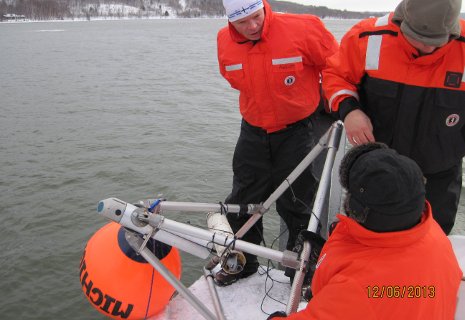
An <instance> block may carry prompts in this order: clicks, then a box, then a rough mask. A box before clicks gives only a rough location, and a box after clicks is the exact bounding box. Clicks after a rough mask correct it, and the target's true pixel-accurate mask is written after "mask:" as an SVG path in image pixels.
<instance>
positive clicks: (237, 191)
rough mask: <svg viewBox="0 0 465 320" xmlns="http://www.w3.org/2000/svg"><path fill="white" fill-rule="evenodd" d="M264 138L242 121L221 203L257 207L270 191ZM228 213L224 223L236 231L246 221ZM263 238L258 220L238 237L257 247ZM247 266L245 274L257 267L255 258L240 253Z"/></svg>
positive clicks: (270, 185) (267, 156)
mask: <svg viewBox="0 0 465 320" xmlns="http://www.w3.org/2000/svg"><path fill="white" fill-rule="evenodd" d="M269 159H270V157H269V147H268V137H267V135H266V134H265V133H264V132H263V133H260V132H258V130H256V129H254V128H251V127H250V126H248V125H247V124H245V123H244V122H243V124H242V126H241V133H240V136H239V139H238V141H237V144H236V148H235V151H234V157H233V172H234V176H233V188H232V192H231V194H230V195H229V196H228V197H227V198H226V200H225V203H232V204H259V203H262V202H263V201H265V200H266V198H267V197H268V196H269V195H270V194H271V192H272V184H271V162H270V160H269ZM250 217H251V216H250V215H245V216H241V217H238V215H236V214H228V222H229V224H230V225H231V228H232V230H233V231H234V232H237V231H238V230H239V229H240V228H241V227H242V226H243V225H244V224H245V223H246V222H247V221H248V220H249V218H250ZM262 237H263V222H262V219H260V220H258V221H257V222H256V223H255V224H254V226H252V228H251V229H250V230H249V231H248V232H247V233H246V234H245V235H244V236H243V237H242V240H244V241H248V242H251V243H254V244H260V242H261V241H262ZM244 255H245V257H246V259H247V264H246V266H245V271H250V270H251V269H255V270H256V268H258V261H257V257H256V256H254V255H250V254H247V253H244ZM252 271H253V270H252Z"/></svg>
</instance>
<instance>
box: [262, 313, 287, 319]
mask: <svg viewBox="0 0 465 320" xmlns="http://www.w3.org/2000/svg"><path fill="white" fill-rule="evenodd" d="M286 317H287V314H286V312H284V311H276V312H273V313H272V314H270V316H269V317H268V318H266V320H271V319H274V318H286Z"/></svg>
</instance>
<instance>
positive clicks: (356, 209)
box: [270, 143, 462, 320]
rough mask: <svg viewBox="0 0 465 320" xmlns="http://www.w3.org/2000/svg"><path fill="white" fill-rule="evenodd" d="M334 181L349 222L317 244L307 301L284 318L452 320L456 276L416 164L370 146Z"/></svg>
mask: <svg viewBox="0 0 465 320" xmlns="http://www.w3.org/2000/svg"><path fill="white" fill-rule="evenodd" d="M340 180H341V184H342V186H343V187H344V188H345V189H346V190H347V197H346V199H345V202H344V207H345V211H346V214H347V216H343V215H338V219H339V222H338V224H337V225H336V228H335V229H334V231H333V232H332V234H331V235H330V236H329V238H328V241H327V242H326V244H325V245H324V246H323V249H322V251H321V254H320V257H319V260H318V263H317V269H316V272H315V275H314V277H313V281H312V292H313V298H312V300H310V302H309V303H308V305H307V307H306V309H305V310H303V311H301V312H297V313H295V314H292V315H290V316H289V317H288V318H289V319H338V320H339V319H345V320H352V319H353V320H355V319H357V320H360V319H364V320H370V319H383V320H388V319H393V320H397V319H422V320H423V319H431V320H432V319H434V320H446V319H447V320H452V319H454V314H455V308H456V304H457V294H458V288H459V285H460V281H461V277H462V271H461V270H460V268H459V266H458V263H457V259H456V257H455V255H454V252H453V251H452V246H451V244H450V242H449V239H448V238H447V236H446V235H445V234H444V232H442V230H441V228H440V226H439V225H438V224H437V222H436V221H435V220H434V219H433V218H432V214H431V206H430V205H429V203H428V202H427V201H425V186H424V183H423V176H422V172H421V170H420V168H419V167H418V165H417V164H416V163H415V162H414V161H413V160H411V159H410V158H407V157H405V156H402V155H399V154H398V153H397V152H396V151H395V150H393V149H389V148H387V146H386V145H384V144H381V143H369V144H364V145H360V146H357V147H354V148H352V149H351V150H350V151H349V152H348V153H347V154H346V156H345V157H344V158H343V160H342V163H341V167H340ZM280 316H281V317H282V316H283V314H282V313H275V314H273V315H272V316H271V317H270V319H271V318H279V317H280Z"/></svg>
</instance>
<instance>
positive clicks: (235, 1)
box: [223, 0, 263, 22]
mask: <svg viewBox="0 0 465 320" xmlns="http://www.w3.org/2000/svg"><path fill="white" fill-rule="evenodd" d="M223 6H224V9H225V10H226V15H227V16H228V19H229V21H231V22H234V21H236V20H239V19H242V18H245V17H247V16H249V15H251V14H252V13H254V12H256V11H258V10H260V9H261V8H263V0H223Z"/></svg>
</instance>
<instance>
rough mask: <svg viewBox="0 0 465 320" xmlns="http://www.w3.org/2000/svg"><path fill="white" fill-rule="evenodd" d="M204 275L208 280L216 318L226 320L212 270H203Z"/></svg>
mask: <svg viewBox="0 0 465 320" xmlns="http://www.w3.org/2000/svg"><path fill="white" fill-rule="evenodd" d="M203 274H204V276H205V279H206V280H207V284H208V289H209V290H210V295H211V297H212V300H213V307H214V308H215V313H216V316H217V317H218V320H226V318H225V316H224V311H223V307H222V306H221V301H220V298H219V297H218V292H217V291H216V285H215V283H214V282H213V275H212V273H211V271H210V270H207V269H206V268H203Z"/></svg>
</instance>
